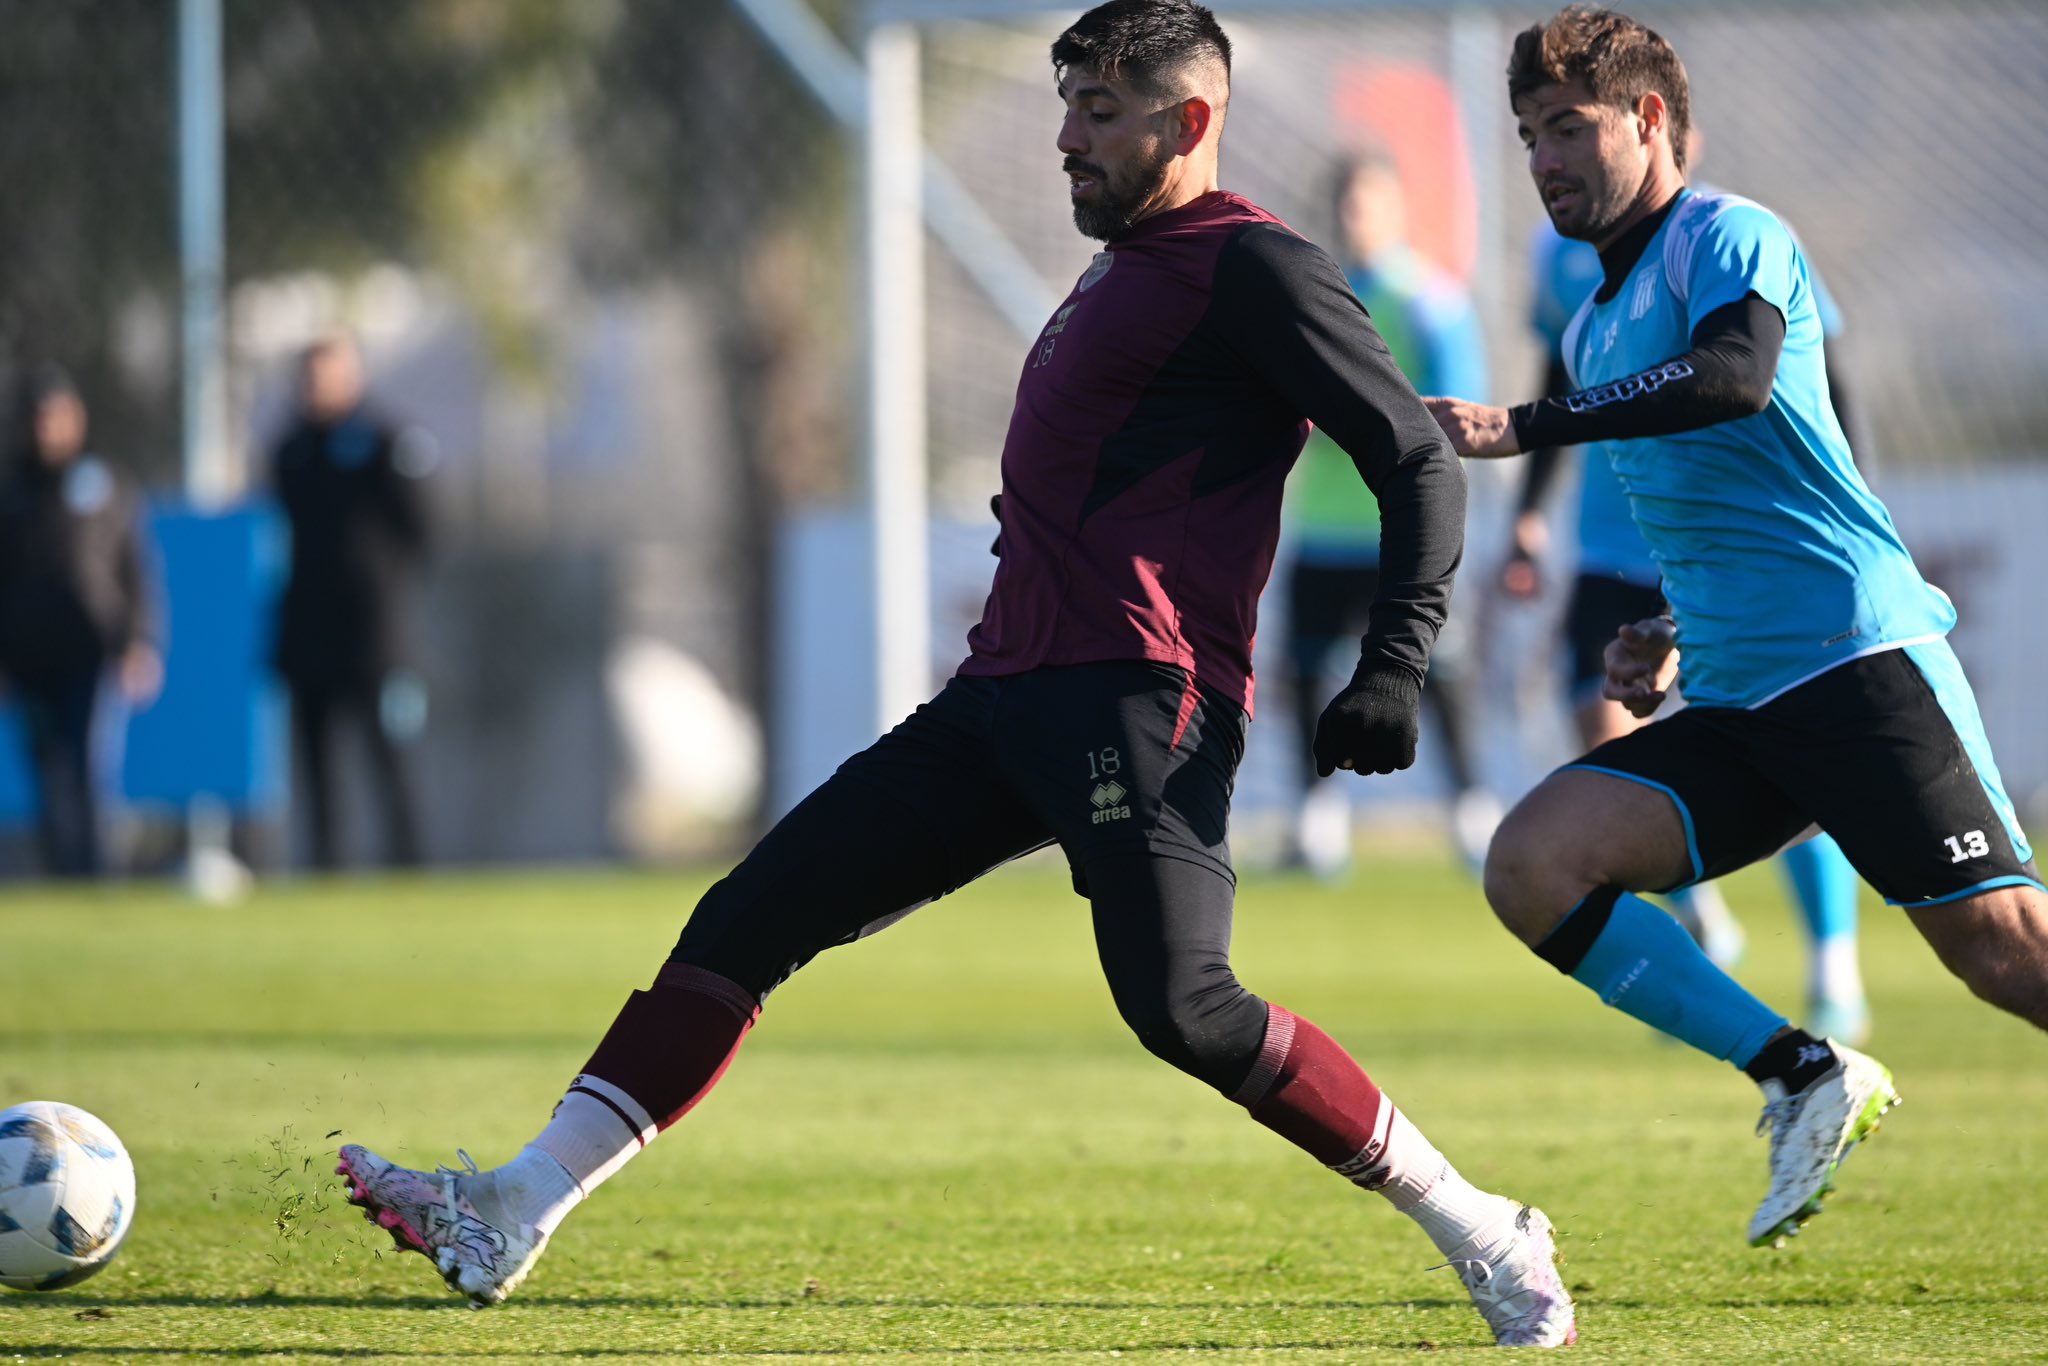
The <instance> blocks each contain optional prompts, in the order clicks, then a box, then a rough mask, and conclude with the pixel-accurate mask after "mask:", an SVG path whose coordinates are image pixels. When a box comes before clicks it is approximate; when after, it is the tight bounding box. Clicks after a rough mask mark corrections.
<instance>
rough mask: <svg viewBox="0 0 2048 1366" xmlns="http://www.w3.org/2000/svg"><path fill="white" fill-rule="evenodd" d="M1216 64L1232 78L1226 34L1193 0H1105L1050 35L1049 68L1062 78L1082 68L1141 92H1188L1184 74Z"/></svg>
mask: <svg viewBox="0 0 2048 1366" xmlns="http://www.w3.org/2000/svg"><path fill="white" fill-rule="evenodd" d="M1211 63H1214V64H1216V65H1218V66H1220V67H1222V69H1223V78H1224V83H1225V86H1226V88H1227V86H1228V84H1229V80H1230V39H1229V37H1228V36H1227V35H1225V33H1224V32H1223V26H1222V25H1220V24H1218V23H1217V22H1216V16H1215V15H1214V14H1212V13H1210V12H1209V11H1208V10H1207V9H1206V8H1204V7H1203V6H1201V5H1197V4H1195V3H1194V2H1193V0H1109V3H1107V4H1103V5H1097V6H1096V7H1095V8H1094V9H1092V10H1089V11H1088V12H1087V13H1086V14H1084V15H1082V16H1081V17H1080V18H1079V19H1076V20H1075V21H1074V22H1073V23H1072V24H1071V25H1069V26H1068V28H1067V31H1066V32H1065V33H1062V34H1061V35H1060V36H1059V37H1057V38H1055V39H1054V40H1053V44H1052V69H1053V71H1054V72H1055V73H1056V74H1058V75H1059V76H1060V77H1061V78H1062V79H1064V77H1065V76H1066V73H1067V72H1068V70H1069V69H1071V68H1073V67H1086V68H1088V69H1089V70H1091V71H1094V72H1095V73H1096V74H1098V75H1101V76H1105V77H1107V78H1109V79H1110V80H1113V81H1124V82H1126V83H1128V84H1129V85H1130V86H1131V88H1132V89H1134V90H1138V91H1140V92H1142V93H1144V94H1147V95H1151V96H1155V97H1165V98H1175V97H1179V96H1183V95H1185V94H1187V93H1188V92H1187V90H1186V89H1185V88H1184V81H1183V76H1184V73H1186V72H1187V71H1188V70H1189V69H1190V68H1192V67H1196V66H1206V65H1209V64H1211Z"/></svg>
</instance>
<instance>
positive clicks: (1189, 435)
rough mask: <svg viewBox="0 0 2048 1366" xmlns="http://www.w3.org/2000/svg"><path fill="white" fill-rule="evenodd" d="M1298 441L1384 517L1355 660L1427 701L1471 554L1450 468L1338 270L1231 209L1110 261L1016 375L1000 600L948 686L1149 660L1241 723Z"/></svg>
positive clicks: (1098, 267) (1144, 228)
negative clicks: (1349, 469)
mask: <svg viewBox="0 0 2048 1366" xmlns="http://www.w3.org/2000/svg"><path fill="white" fill-rule="evenodd" d="M1310 423H1314V424H1315V425H1316V426H1319V427H1321V428H1322V429H1323V430H1324V431H1326V432H1327V433H1329V435H1330V436H1331V438H1332V439H1334V440H1335V441H1336V442H1337V444H1338V445H1340V446H1341V447H1343V448H1344V450H1345V451H1346V452H1348V453H1349V454H1350V456H1351V458H1352V460H1353V462H1354V463H1355V464H1356V465H1357V466H1358V469H1359V473H1360V474H1361V475H1362V476H1363V477H1364V479H1365V482H1366V484H1367V485H1368V486H1369V487H1371V489H1372V490H1373V492H1374V493H1375V494H1376V495H1377V496H1378V498H1379V500H1380V518H1381V527H1382V531H1381V559H1380V589H1379V595H1378V597H1377V598H1376V599H1375V600H1374V602H1373V606H1372V611H1371V617H1370V625H1369V628H1368V630H1367V632H1366V635H1365V638H1364V641H1363V643H1362V645H1363V651H1364V655H1365V657H1366V658H1367V659H1368V660H1372V659H1379V660H1384V661H1388V662H1391V663H1394V664H1397V665H1399V666H1400V667H1403V668H1406V669H1408V670H1409V671H1411V672H1412V673H1413V674H1414V675H1415V676H1416V678H1417V680H1418V681H1419V680H1420V679H1421V677H1422V675H1423V672H1424V670H1425V669H1426V667H1427V665H1428V661H1429V651H1430V647H1431V646H1432V645H1433V644H1434V643H1435V640H1436V635H1437V631H1438V630H1439V629H1440V628H1441V626H1442V625H1443V620H1444V613H1445V610H1446V608H1447V606H1448V604H1449V601H1450V593H1451V580H1452V576H1453V575H1454V573H1455V572H1456V570H1457V567H1458V561H1459V557H1460V555H1461V554H1462V551H1463V547H1464V527H1465V475H1464V470H1463V469H1462V467H1461V466H1460V465H1459V463H1458V460H1457V457H1456V456H1455V455H1454V454H1452V452H1451V450H1450V447H1449V446H1448V444H1447V443H1446V442H1445V441H1444V438H1443V435H1442V433H1441V432H1440V431H1439V430H1438V429H1437V426H1436V423H1435V421H1434V420H1433V419H1432V418H1431V417H1430V416H1429V412H1428V410H1427V409H1425V408H1424V407H1423V406H1422V403H1421V401H1420V400H1419V399H1418V398H1417V397H1416V395H1415V390H1414V389H1413V387H1411V386H1410V385H1409V383H1408V380H1407V378H1406V377H1405V376H1404V375H1403V374H1402V373H1401V371H1400V369H1399V368H1398V367H1397V366H1396V365H1395V364H1394V360H1393V357H1392V356H1391V355H1390V354H1389V353H1388V351H1387V347H1386V343H1385V342H1383V341H1382V340H1381V339H1380V336H1379V333H1378V332H1377V331H1376V330H1375V329H1374V328H1373V325H1372V323H1371V321H1370V320H1369V319H1368V318H1367V316H1366V312H1365V309H1364V308H1363V307H1362V306H1361V305H1360V304H1359V302H1358V299H1357V297H1356V296H1355V295H1354V294H1352V292H1351V289H1350V287H1349V286H1348V285H1347V284H1346V283H1345V281H1344V276H1343V273H1342V272H1341V271H1340V270H1339V269H1338V268H1337V265H1336V263H1335V262H1333V261H1332V260H1331V259H1330V258H1329V256H1328V255H1326V254H1325V253H1324V252H1323V251H1322V250H1321V249H1320V248H1319V247H1317V246H1315V245H1314V244H1313V243H1311V242H1309V241H1307V240H1305V239H1304V238H1302V237H1300V236H1299V235H1297V234H1296V233H1294V232H1293V231H1292V230H1291V229H1289V228H1288V227H1287V226H1286V225H1285V224H1284V223H1282V222H1280V220H1279V219H1277V218H1275V217H1274V216H1273V215H1271V214H1269V213H1267V212H1266V211H1265V210H1264V209H1261V208H1259V207H1258V206H1257V205H1255V204H1253V203H1251V202H1250V201H1249V200H1246V199H1244V198H1242V197H1240V196H1238V195H1234V194H1229V193H1226V192H1223V191H1213V192H1211V193H1209V194H1205V195H1203V196H1201V197H1200V198H1199V199H1196V200H1194V201H1192V202H1190V203H1188V204H1184V205H1182V206H1181V207H1179V208H1177V209H1172V210H1169V211H1167V212H1165V213H1160V214H1155V215H1153V216H1151V217H1149V218H1145V219H1142V220H1140V221H1139V222H1138V223H1137V224H1136V225H1135V226H1134V227H1133V228H1132V229H1131V230H1130V231H1129V232H1128V233H1126V234H1125V235H1124V236H1122V237H1119V238H1118V239H1116V240H1115V241H1113V242H1111V243H1109V245H1108V248H1107V249H1106V250H1105V251H1102V252H1100V253H1098V254H1097V255H1096V257H1095V259H1094V261H1092V262H1091V263H1090V264H1089V267H1088V269H1087V270H1086V271H1084V272H1083V273H1082V275H1081V278H1080V279H1079V281H1077V282H1076V283H1075V285H1074V289H1073V291H1072V292H1071V293H1070V294H1068V295H1067V297H1066V299H1065V300H1063V301H1062V302H1061V304H1060V306H1059V307H1058V308H1057V309H1056V310H1055V311H1054V313H1053V315H1052V318H1051V319H1050V320H1049V321H1048V322H1047V323H1046V325H1045V330H1044V331H1043V332H1042V333H1040V335H1039V337H1038V340H1037V341H1036V342H1035V343H1034V344H1033V345H1032V347H1031V351H1030V354H1029V355H1027V356H1026V357H1025V360H1024V372H1023V375H1022V377H1021V378H1020V379H1019V381H1018V384H1017V406H1016V409H1015V411H1014V412H1013V413H1012V414H1011V417H1010V430H1009V434H1008V436H1007V438H1006V439H1005V440H1004V443H1003V460H1002V473H1003V489H1002V494H1003V497H1002V516H1001V520H1002V533H1001V538H1000V542H999V549H1000V558H999V560H998V562H997V565H996V574H995V583H994V586H993V587H992V588H991V590H990V592H989V597H988V604H987V606H986V607H985V608H984V609H983V612H982V618H981V622H980V624H979V625H977V626H976V627H975V628H974V629H973V631H971V632H970V633H969V634H968V647H969V649H970V651H971V653H970V654H969V655H968V657H967V659H966V661H965V662H964V663H962V664H961V666H960V672H961V673H963V674H971V675H985V676H1002V675H1007V674H1015V673H1022V672H1024V671H1025V670H1028V669H1034V668H1038V667H1041V666H1044V665H1058V664H1082V663H1090V662H1094V661H1098V660H1111V659H1147V660H1157V661H1160V662H1163V663H1168V664H1175V665H1178V666H1180V667H1182V668H1184V669H1187V670H1189V671H1190V672H1192V673H1193V675H1194V677H1195V680H1196V685H1197V687H1198V688H1200V689H1201V691H1202V692H1203V693H1204V694H1205V695H1208V696H1211V697H1218V698H1225V699H1228V700H1229V701H1231V702H1234V703H1236V704H1237V705H1239V706H1241V707H1243V708H1244V709H1245V710H1246V711H1247V712H1250V710H1251V706H1252V690H1253V677H1252V639H1253V635H1254V633H1255V631H1256V629H1257V621H1258V601H1259V593H1260V590H1261V589H1263V588H1264V587H1265V583H1266V577H1267V575H1268V574H1269V573H1270V572H1271V570H1272V567H1273V555H1274V550H1275V547H1276V545H1277V544H1278V541H1279V536H1280V500H1281V487H1282V484H1283V482H1284V481H1285V479H1286V477H1287V472H1288V470H1289V469H1290V468H1291V467H1292V466H1293V464H1294V461H1295V458H1296V457H1297V456H1298V455H1300V453H1301V447H1302V443H1303V442H1304V441H1306V440H1307V437H1308V431H1309V425H1310Z"/></svg>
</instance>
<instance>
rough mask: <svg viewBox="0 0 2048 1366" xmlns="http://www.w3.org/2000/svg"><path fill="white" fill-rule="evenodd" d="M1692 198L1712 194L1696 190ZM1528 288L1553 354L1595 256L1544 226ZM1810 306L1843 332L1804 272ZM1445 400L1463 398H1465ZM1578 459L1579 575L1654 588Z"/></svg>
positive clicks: (1626, 525)
mask: <svg viewBox="0 0 2048 1366" xmlns="http://www.w3.org/2000/svg"><path fill="white" fill-rule="evenodd" d="M1698 193H1701V194H1710V193H1718V192H1717V191H1710V190H1707V189H1706V188H1704V187H1701V188H1700V190H1699V191H1698ZM1530 263H1531V267H1532V275H1533V285H1532V294H1531V298H1530V308H1529V322H1530V325H1531V326H1533V327H1534V328H1535V330H1536V333H1537V335H1538V336H1540V337H1542V338H1543V341H1544V344H1545V345H1546V346H1547V347H1548V348H1549V349H1550V350H1552V351H1556V350H1557V349H1559V348H1560V347H1561V346H1562V345H1563V343H1564V333H1565V329H1566V328H1567V327H1569V326H1570V325H1571V320H1572V316H1573V315H1574V314H1575V313H1577V312H1578V310H1579V305H1580V304H1582V303H1584V302H1585V301H1586V300H1587V299H1588V298H1589V297H1591V295H1592V294H1593V291H1595V290H1596V289H1598V288H1599V287H1600V281H1601V278H1602V276H1601V269H1600V253H1599V252H1598V251H1596V250H1594V248H1593V244H1592V243H1591V242H1581V241H1577V240H1575V239H1573V238H1569V237H1563V236H1560V235H1559V233H1558V231H1557V229H1556V228H1553V227H1551V226H1550V224H1549V223H1548V222H1547V221H1546V222H1543V223H1540V224H1538V225H1537V227H1536V233H1535V237H1534V239H1533V241H1532V242H1531V244H1530ZM1807 278H1808V280H1809V281H1810V282H1811V284H1812V285H1813V302H1814V306H1815V308H1817V309H1818V310H1819V312H1820V330H1821V335H1822V336H1823V337H1825V338H1827V339H1828V340H1830V341H1832V340H1834V338H1835V337H1836V336H1837V335H1839V334H1840V332H1841V330H1842V313H1841V310H1840V309H1839V308H1837V307H1836V306H1835V300H1834V296H1832V295H1831V294H1829V293H1828V287H1827V282H1826V281H1824V280H1823V279H1821V277H1820V275H1819V273H1818V272H1814V271H1812V270H1811V269H1810V268H1809V272H1808V276H1807ZM1445 392H1456V393H1463V392H1465V391H1464V390H1462V389H1460V390H1447V391H1445ZM1594 455H1596V456H1597V458H1586V459H1582V460H1581V462H1580V464H1581V466H1582V469H1581V471H1580V478H1579V519H1578V542H1579V563H1578V572H1579V573H1581V574H1594V575H1598V576H1599V577H1600V578H1603V579H1618V580H1620V581H1621V582H1623V583H1628V584H1634V585H1635V586H1636V587H1638V588H1655V587H1656V586H1657V580H1658V571H1657V561H1656V560H1655V559H1653V558H1652V557H1651V555H1650V543H1649V542H1648V541H1646V540H1644V539H1643V533H1642V532H1640V531H1638V530H1636V520H1635V514H1634V513H1633V512H1631V511H1630V510H1629V505H1628V490H1626V489H1624V488H1623V487H1622V486H1621V480H1620V479H1619V478H1617V477H1616V475H1615V473H1614V467H1613V466H1612V465H1611V464H1609V463H1608V462H1607V459H1606V457H1605V456H1604V455H1599V454H1598V453H1594Z"/></svg>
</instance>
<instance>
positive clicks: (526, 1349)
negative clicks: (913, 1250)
mask: <svg viewBox="0 0 2048 1366" xmlns="http://www.w3.org/2000/svg"><path fill="white" fill-rule="evenodd" d="M1448 1345H1450V1346H1453V1347H1457V1346H1463V1345H1464V1344H1448ZM1491 1346H1492V1344H1490V1343H1489V1344H1487V1347H1488V1348H1490V1347H1491ZM1472 1347H1473V1350H1475V1351H1477V1350H1480V1346H1479V1344H1477V1343H1474V1344H1472ZM108 1350H110V1351H112V1352H114V1353H116V1354H117V1356H118V1359H120V1360H123V1361H127V1360H132V1359H137V1358H147V1357H173V1358H183V1359H186V1360H205V1359H221V1360H262V1359H263V1358H266V1357H292V1358H307V1359H313V1360H322V1361H325V1360H334V1361H353V1360H361V1359H368V1358H379V1357H382V1358H399V1359H403V1358H406V1357H415V1356H417V1357H430V1358H435V1359H441V1360H446V1359H451V1358H452V1359H456V1360H469V1359H472V1358H473V1359H476V1360H489V1361H503V1360H505V1359H506V1352H505V1350H504V1349H503V1348H499V1347H480V1348H476V1349H474V1350H464V1349H461V1348H456V1349H453V1350H451V1349H449V1348H446V1347H434V1348H422V1349H420V1350H418V1351H410V1352H409V1351H392V1350H389V1349H387V1348H379V1347H203V1348H193V1347H128V1346H123V1347H119V1348H113V1349H108ZM1360 1350H1369V1351H1372V1352H1375V1353H1379V1352H1437V1351H1442V1350H1443V1348H1442V1347H1440V1346H1439V1345H1438V1344H1436V1343H1434V1342H1430V1341H1426V1340H1425V1341H1408V1342H1363V1341H1360V1340H1358V1339H1355V1338H1354V1339H1346V1340H1343V1341H1328V1342H1309V1341H1301V1342H1257V1343H1245V1342H1138V1343H1125V1344H1124V1345H1122V1346H1118V1347H1103V1346H1092V1347H1044V1346H1030V1345H1027V1344H1022V1343H1018V1344H1002V1345H997V1346H982V1347H928V1346H917V1347H905V1346H902V1345H899V1344H893V1343H883V1344H876V1345H873V1346H865V1347H742V1348H733V1347H707V1348H704V1349H702V1350H695V1349H692V1348H688V1347H683V1348H673V1349H659V1348H646V1347H592V1346H589V1345H587V1344H583V1345H577V1346H572V1347H556V1348H536V1347H530V1346H521V1347H520V1348H518V1349H517V1351H516V1353H515V1355H516V1356H518V1357H519V1358H521V1359H525V1360H532V1359H541V1358H548V1357H571V1358H577V1359H591V1360H601V1359H603V1358H606V1357H622V1358H634V1359H638V1360H641V1361H648V1360H676V1359H680V1358H704V1357H717V1358H719V1359H720V1360H724V1359H726V1358H746V1357H793V1358H798V1359H802V1358H804V1357H822V1358H827V1359H839V1358H845V1357H898V1358H901V1357H983V1356H986V1357H1013V1356H1030V1357H1039V1358H1044V1357H1057V1356H1076V1357H1100V1356H1108V1355H1115V1354H1118V1353H1126V1352H1127V1353H1131V1354H1133V1355H1135V1354H1137V1353H1140V1352H1172V1353H1173V1354H1175V1355H1176V1356H1199V1355H1200V1354H1202V1353H1217V1352H1229V1353H1232V1354H1233V1355H1238V1356H1241V1355H1243V1354H1244V1353H1246V1352H1253V1351H1256V1352H1357V1351H1360ZM7 1351H8V1357H9V1359H10V1360H13V1361H34V1360H40V1359H44V1358H50V1359H56V1358H60V1357H76V1356H78V1355H79V1354H80V1349H79V1348H78V1347H77V1346H75V1345H72V1346H57V1345H54V1344H52V1345H47V1346H40V1347H10V1348H8V1349H7Z"/></svg>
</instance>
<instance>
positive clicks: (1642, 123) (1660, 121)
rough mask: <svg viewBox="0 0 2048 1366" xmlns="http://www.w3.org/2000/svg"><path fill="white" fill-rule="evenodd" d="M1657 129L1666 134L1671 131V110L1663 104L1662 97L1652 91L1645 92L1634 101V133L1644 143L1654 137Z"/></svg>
mask: <svg viewBox="0 0 2048 1366" xmlns="http://www.w3.org/2000/svg"><path fill="white" fill-rule="evenodd" d="M1659 129H1662V130H1663V131H1664V132H1665V133H1666V134H1669V132H1670V131H1671V108H1670V106H1669V105H1667V104H1665V103H1664V97H1663V96H1662V95H1660V94H1658V93H1657V92H1656V91H1654V90H1649V91H1645V92H1644V93H1643V94H1642V96H1641V97H1640V98H1638V99H1637V100H1636V132H1637V135H1638V136H1639V137H1641V138H1642V140H1643V141H1644V142H1649V141H1651V140H1652V139H1653V138H1655V137H1656V135H1657V132H1658V130H1659Z"/></svg>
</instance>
